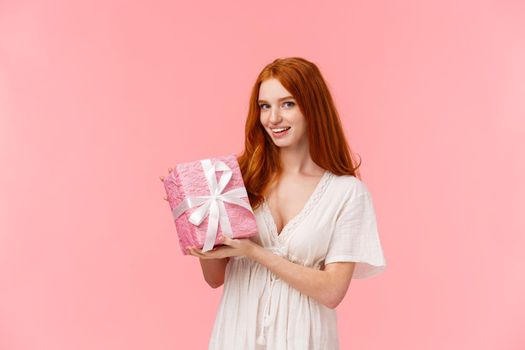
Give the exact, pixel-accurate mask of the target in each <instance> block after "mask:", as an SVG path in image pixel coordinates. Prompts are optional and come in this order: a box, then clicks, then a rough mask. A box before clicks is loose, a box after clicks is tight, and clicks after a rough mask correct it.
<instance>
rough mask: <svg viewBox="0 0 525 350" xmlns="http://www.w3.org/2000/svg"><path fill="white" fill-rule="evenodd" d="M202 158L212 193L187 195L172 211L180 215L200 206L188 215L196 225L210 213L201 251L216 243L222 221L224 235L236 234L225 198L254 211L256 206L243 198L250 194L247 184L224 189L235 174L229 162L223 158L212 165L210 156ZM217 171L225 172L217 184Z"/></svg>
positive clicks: (175, 214) (175, 216)
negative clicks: (247, 190) (229, 189)
mask: <svg viewBox="0 0 525 350" xmlns="http://www.w3.org/2000/svg"><path fill="white" fill-rule="evenodd" d="M200 162H201V165H202V168H203V169H204V175H205V177H206V181H207V183H208V188H209V189H210V195H207V196H195V197H186V198H185V199H184V200H183V201H182V202H180V203H179V205H178V206H177V207H176V208H174V209H173V211H172V212H173V218H174V219H177V218H178V217H179V216H180V215H182V213H184V212H185V211H186V210H188V209H190V208H193V207H197V206H200V207H199V208H198V209H196V210H195V211H194V212H193V213H192V214H191V215H190V218H189V221H190V222H191V223H192V224H193V225H195V226H199V225H200V224H201V223H202V222H203V221H204V219H206V217H208V216H209V219H208V228H207V231H206V239H205V242H204V246H203V247H202V252H207V251H209V250H211V249H212V248H213V246H214V245H215V240H216V238H217V230H218V226H219V221H220V224H221V229H222V233H223V235H224V236H227V237H230V238H232V236H233V232H232V228H231V225H230V219H229V218H228V214H227V212H226V207H225V206H224V202H228V203H232V204H236V205H239V206H241V207H243V208H246V209H248V210H249V211H250V212H251V213H253V210H252V207H251V206H250V204H249V203H246V202H245V201H244V200H242V199H241V198H243V197H248V193H247V192H246V188H245V187H237V188H235V189H233V190H231V191H228V192H226V193H222V191H224V188H225V187H226V185H227V184H228V183H229V182H230V180H231V177H232V170H231V168H230V167H229V166H228V165H226V164H225V163H224V162H222V161H217V162H215V163H214V164H213V165H212V162H211V160H210V159H203V160H201V161H200ZM217 171H222V172H223V173H222V175H221V178H220V180H219V183H218V184H217V178H216V175H215V173H216V172H217Z"/></svg>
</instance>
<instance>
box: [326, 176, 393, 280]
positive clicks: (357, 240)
mask: <svg viewBox="0 0 525 350" xmlns="http://www.w3.org/2000/svg"><path fill="white" fill-rule="evenodd" d="M359 184H360V190H359V191H353V193H351V194H350V195H349V197H348V198H347V199H346V200H345V203H344V205H343V208H342V210H341V211H340V213H339V215H338V217H337V218H336V223H335V231H334V232H333V235H332V237H331V240H330V244H329V247H328V252H327V255H326V257H325V261H324V264H325V265H326V264H329V263H333V262H345V261H353V262H356V266H355V269H354V273H353V275H352V278H366V277H370V276H373V275H376V274H378V273H380V272H382V271H383V270H384V269H385V268H386V260H385V258H384V255H383V249H382V247H381V241H380V238H379V233H378V231H377V222H376V215H375V209H374V204H373V203H372V197H371V195H370V193H369V192H368V190H367V189H366V187H365V186H364V184H362V183H361V182H360V183H359Z"/></svg>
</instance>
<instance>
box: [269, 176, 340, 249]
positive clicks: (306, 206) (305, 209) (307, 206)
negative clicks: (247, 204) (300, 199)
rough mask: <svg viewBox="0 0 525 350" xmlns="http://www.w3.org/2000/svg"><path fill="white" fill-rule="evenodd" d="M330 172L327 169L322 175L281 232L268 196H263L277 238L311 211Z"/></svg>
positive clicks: (272, 229)
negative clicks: (267, 198) (300, 207)
mask: <svg viewBox="0 0 525 350" xmlns="http://www.w3.org/2000/svg"><path fill="white" fill-rule="evenodd" d="M329 174H330V172H329V171H328V170H325V172H324V173H323V175H322V176H321V179H320V180H319V182H318V183H317V185H316V186H315V188H314V190H313V191H312V193H311V194H310V196H309V197H308V199H307V200H306V202H305V204H304V205H303V208H302V209H301V210H300V211H299V213H297V215H295V216H294V217H293V218H291V219H290V221H288V222H287V223H286V225H284V226H283V228H282V229H281V232H277V225H276V223H275V220H274V218H273V215H272V211H271V210H270V206H269V204H268V201H267V200H266V196H264V197H263V198H264V199H263V207H264V210H265V211H266V215H267V217H268V220H269V224H270V226H271V231H272V232H273V233H274V234H275V235H276V236H277V238H279V239H280V238H282V237H283V235H284V234H286V232H288V231H290V230H291V229H290V227H293V226H295V225H296V224H297V223H298V222H299V221H300V220H301V219H302V218H303V216H305V215H306V214H307V213H308V212H309V211H310V209H311V208H312V206H313V205H314V204H315V202H316V201H317V199H318V198H319V196H320V195H321V194H322V193H323V191H321V190H322V189H324V187H325V183H327V179H328V178H329Z"/></svg>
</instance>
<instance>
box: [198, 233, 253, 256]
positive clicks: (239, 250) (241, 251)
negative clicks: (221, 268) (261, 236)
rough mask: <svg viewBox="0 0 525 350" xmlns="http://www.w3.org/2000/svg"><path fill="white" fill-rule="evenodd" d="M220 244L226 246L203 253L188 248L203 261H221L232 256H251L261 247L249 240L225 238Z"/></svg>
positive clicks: (199, 250)
mask: <svg viewBox="0 0 525 350" xmlns="http://www.w3.org/2000/svg"><path fill="white" fill-rule="evenodd" d="M220 243H221V244H224V245H223V246H217V247H215V248H213V249H212V250H209V251H207V252H202V250H201V249H196V248H194V247H188V252H189V254H191V255H193V256H196V257H199V258H201V259H221V258H226V257H230V256H250V254H251V252H252V251H253V250H254V249H255V248H256V247H260V246H259V245H258V244H257V243H254V242H253V241H252V240H250V239H249V238H240V239H231V238H229V237H225V236H224V237H222V240H221V241H220Z"/></svg>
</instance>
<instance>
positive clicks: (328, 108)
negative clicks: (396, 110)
mask: <svg viewBox="0 0 525 350" xmlns="http://www.w3.org/2000/svg"><path fill="white" fill-rule="evenodd" d="M270 78H275V79H278V80H279V82H280V83H281V84H282V85H283V86H284V88H285V89H286V90H288V91H289V92H290V93H291V94H292V96H293V97H294V98H295V100H296V101H297V105H298V107H299V108H300V110H301V113H302V114H303V115H304V117H305V120H306V125H307V133H308V143H309V145H315V147H310V156H311V158H312V160H313V161H314V162H315V163H316V164H317V165H318V166H320V167H321V168H323V169H325V170H328V171H330V172H332V173H333V174H335V175H353V176H355V177H357V178H359V179H361V176H360V174H359V171H358V168H359V166H360V165H361V161H360V162H359V164H358V165H357V166H355V163H354V158H353V157H352V152H351V150H350V147H349V146H348V142H347V141H346V138H345V134H344V131H343V128H342V126H341V120H340V118H339V113H338V112H337V109H336V108H335V104H334V101H333V99H332V96H331V94H330V91H329V90H328V87H327V85H326V83H325V81H324V79H323V77H322V75H321V72H320V71H319V68H318V67H317V66H316V65H315V64H314V63H312V62H310V61H308V60H306V59H304V58H301V57H287V58H277V59H275V60H274V61H273V62H271V63H270V64H268V65H267V66H266V67H264V68H263V70H262V71H261V73H260V74H259V76H258V77H257V80H256V81H255V84H254V86H253V88H252V93H251V96H250V102H249V103H250V105H249V109H248V116H247V119H246V126H245V142H244V145H245V148H244V151H243V153H242V154H241V155H240V156H238V157H237V161H238V162H239V166H240V170H241V173H242V176H243V180H244V184H245V186H246V190H247V192H248V197H249V200H250V204H251V206H252V208H253V209H254V210H255V209H256V208H257V207H259V205H260V204H261V203H262V201H263V199H264V198H263V196H264V195H265V194H266V193H265V191H266V190H267V189H268V188H269V186H270V185H271V184H273V183H274V182H275V181H278V180H279V178H280V176H281V174H282V167H281V164H280V158H279V147H277V146H275V144H274V143H273V141H272V139H271V137H270V135H268V134H267V132H266V131H265V130H264V127H263V126H262V124H261V122H260V107H259V104H258V102H257V101H258V97H259V87H260V86H261V83H262V82H263V81H264V80H267V79H270ZM312 124H314V125H315V128H310V127H308V125H312Z"/></svg>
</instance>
